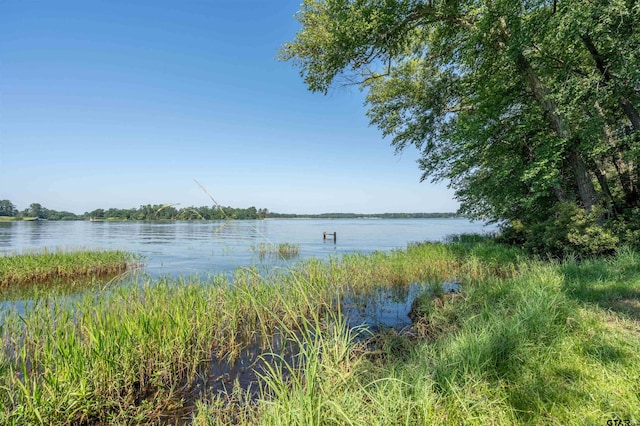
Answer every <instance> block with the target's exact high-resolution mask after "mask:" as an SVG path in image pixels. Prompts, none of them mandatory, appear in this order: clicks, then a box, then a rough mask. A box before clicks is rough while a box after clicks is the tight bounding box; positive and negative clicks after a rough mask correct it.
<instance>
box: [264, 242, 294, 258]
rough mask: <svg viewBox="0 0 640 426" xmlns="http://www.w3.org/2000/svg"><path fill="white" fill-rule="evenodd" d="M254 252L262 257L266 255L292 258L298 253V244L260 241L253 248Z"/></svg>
mask: <svg viewBox="0 0 640 426" xmlns="http://www.w3.org/2000/svg"><path fill="white" fill-rule="evenodd" d="M253 251H254V253H257V254H258V256H260V259H264V258H266V257H268V256H270V257H279V258H281V259H293V258H296V257H298V256H299V255H300V244H292V243H278V244H273V243H260V244H258V245H257V246H255V247H254V248H253Z"/></svg>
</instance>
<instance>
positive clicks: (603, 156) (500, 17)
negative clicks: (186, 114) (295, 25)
mask: <svg viewBox="0 0 640 426" xmlns="http://www.w3.org/2000/svg"><path fill="white" fill-rule="evenodd" d="M297 17H298V19H299V21H300V22H301V24H302V29H301V30H300V32H299V33H298V34H297V35H296V38H295V40H294V41H293V42H291V43H288V44H286V45H285V46H284V47H283V49H282V51H281V53H280V57H281V58H282V59H285V60H291V61H293V63H294V64H295V65H297V66H298V67H300V69H301V75H302V77H303V79H304V81H305V82H306V83H307V85H308V87H309V89H310V90H312V91H318V92H322V93H326V92H327V91H328V90H329V89H330V88H331V87H332V86H333V85H335V84H339V83H341V82H342V83H346V84H354V83H357V84H359V85H360V87H361V88H362V89H364V90H366V91H367V104H368V106H369V110H368V112H367V115H368V116H369V119H370V121H371V123H372V124H374V125H376V126H377V127H378V128H380V130H381V131H382V133H383V135H385V136H390V137H391V138H392V144H393V145H394V146H395V147H396V149H397V151H401V150H403V149H404V148H406V147H407V146H409V145H414V146H416V147H417V148H418V149H419V150H420V151H421V153H422V155H421V158H420V160H419V166H420V168H421V169H422V170H423V172H424V173H423V179H426V178H431V179H433V180H436V181H438V180H442V179H447V180H449V181H450V182H451V186H452V187H453V188H454V189H455V190H456V196H457V198H458V199H459V200H460V202H461V209H462V211H463V212H464V213H467V214H469V215H471V216H472V217H488V218H490V219H493V220H496V221H504V220H507V221H513V220H518V221H520V222H522V223H524V224H525V225H527V224H528V225H529V226H532V225H533V224H537V223H540V222H541V221H545V220H547V219H548V218H549V217H550V215H553V214H555V213H554V212H555V211H557V206H558V205H565V204H566V203H569V204H573V205H575V206H576V208H579V209H582V210H584V211H585V213H586V215H587V216H586V217H589V218H591V219H592V220H593V221H595V222H598V223H602V222H603V220H604V219H606V218H611V217H619V216H620V214H621V213H623V212H625V211H630V210H633V209H637V208H639V207H640V203H639V201H640V200H639V198H638V185H639V184H640V167H637V164H638V162H639V160H640V158H638V157H639V156H638V153H639V152H640V138H639V137H638V134H639V133H638V131H637V130H638V128H637V126H636V123H637V120H636V118H637V117H638V116H637V111H638V106H639V105H640V91H639V90H638V87H640V71H638V70H639V69H640V57H639V56H638V55H637V52H638V51H639V50H640V36H638V31H634V29H637V27H638V25H639V24H640V6H639V5H638V4H637V2H631V1H626V0H600V1H598V2H582V1H578V0H566V1H563V2H560V3H558V2H557V1H546V0H545V1H543V0H529V1H514V0H495V1H492V2H477V1H461V0H458V1H450V0H430V1H417V0H385V1H382V0H358V1H349V0H305V1H304V3H303V4H302V9H301V10H300V12H299V14H298V16H297ZM637 124H640V122H638V123H637ZM601 207H602V208H601ZM603 209H604V210H603ZM591 219H590V220H591Z"/></svg>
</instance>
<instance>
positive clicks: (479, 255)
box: [0, 241, 640, 425]
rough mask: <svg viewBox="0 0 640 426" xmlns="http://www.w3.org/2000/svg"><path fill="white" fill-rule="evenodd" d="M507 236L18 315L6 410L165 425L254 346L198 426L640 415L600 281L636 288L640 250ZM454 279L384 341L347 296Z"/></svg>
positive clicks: (633, 360)
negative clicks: (560, 246)
mask: <svg viewBox="0 0 640 426" xmlns="http://www.w3.org/2000/svg"><path fill="white" fill-rule="evenodd" d="M492 244H493V243H492V242H490V241H477V242H474V243H470V242H464V243H455V242H453V243H450V244H425V245H412V246H410V247H408V248H407V250H406V251H394V252H390V253H373V254H371V255H362V254H352V255H347V256H343V257H341V258H333V259H330V260H329V261H327V262H321V261H318V260H314V259H311V260H307V261H303V262H300V263H299V264H297V265H296V266H293V267H291V268H290V269H288V270H285V271H280V272H277V273H273V274H271V275H268V276H263V275H260V274H258V272H257V271H256V270H254V269H251V268H243V269H239V270H237V271H236V273H235V275H234V276H233V277H231V278H228V277H226V276H218V277H214V278H212V279H211V280H209V281H206V282H203V281H199V280H197V279H182V280H169V279H164V280H159V281H157V282H148V283H146V284H144V285H141V286H130V287H117V288H114V289H111V290H110V291H109V292H107V293H104V294H94V295H90V294H87V295H85V296H84V297H83V298H81V299H78V300H75V301H73V302H72V303H71V306H69V303H65V304H63V303H62V302H61V301H60V300H58V299H56V298H51V299H46V300H41V301H36V303H34V305H33V306H30V307H28V308H27V309H26V311H25V312H24V313H22V314H18V313H15V312H5V313H4V314H3V321H2V341H3V347H4V350H3V351H2V352H1V353H0V405H2V406H3V407H4V410H3V411H2V412H0V423H2V424H16V425H17V424H39V423H44V424H83V423H84V424H90V423H102V424H110V423H124V424H131V423H136V422H143V421H144V422H150V423H157V422H160V421H161V420H162V419H164V417H163V416H165V413H166V412H167V411H171V410H174V409H175V408H176V406H179V405H180V404H181V400H182V399H183V398H184V395H185V394H187V393H189V391H190V389H191V387H192V386H193V384H194V383H206V376H207V371H208V368H210V367H209V365H210V364H209V363H210V362H211V360H212V358H214V359H225V360H228V361H229V362H233V360H237V359H238V357H239V356H240V354H241V353H242V351H243V350H245V349H246V348H247V347H248V345H250V344H255V342H259V343H260V346H261V347H262V348H263V354H262V355H261V357H263V358H264V359H267V357H269V358H268V359H270V360H271V361H270V362H268V363H266V369H265V370H263V371H262V373H261V379H260V387H259V392H258V393H257V395H256V393H255V392H253V391H248V390H247V389H244V388H243V387H242V386H241V385H240V384H239V383H237V384H236V386H234V387H233V390H232V391H230V392H228V393H225V394H216V395H206V394H203V395H202V397H201V398H199V400H198V401H196V402H195V404H196V406H197V413H196V414H195V416H194V418H193V422H194V424H201V425H202V424H228V423H235V424H274V425H276V424H278V425H280V424H298V425H307V424H358V425H365V424H366V425H388V424H416V425H418V424H420V425H422V424H478V425H479V424H500V425H505V424H568V425H573V424H575V425H577V424H605V423H606V419H609V418H622V419H629V420H631V421H632V422H638V420H639V419H638V418H637V413H638V412H640V402H639V401H638V392H637V383H638V382H640V355H639V354H638V353H637V347H639V346H638V345H639V344H640V339H639V337H638V336H639V331H638V327H637V323H636V321H635V320H634V319H633V318H631V317H629V316H628V315H627V314H625V313H623V312H617V311H611V310H609V309H608V308H607V309H605V306H608V305H606V303H610V301H609V299H607V298H606V297H604V296H602V295H600V293H596V294H593V293H592V292H590V290H589V288H590V287H596V288H597V287H598V286H600V287H601V288H600V289H598V291H601V292H602V293H603V294H604V293H606V287H607V286H609V287H611V289H615V291H616V292H617V294H620V295H623V296H624V297H628V298H632V297H633V295H634V294H635V293H634V292H635V291H637V290H638V287H639V283H640V271H639V270H638V268H637V267H636V266H634V265H635V256H636V254H634V253H632V252H628V253H626V254H625V253H620V255H619V258H616V259H611V260H599V261H593V263H592V264H589V263H585V264H574V263H571V262H567V263H543V262H539V261H536V260H531V259H527V258H526V257H525V256H523V255H521V254H520V253H518V252H517V251H514V250H513V249H510V248H505V247H500V246H492ZM583 267H584V268H585V269H584V270H582V269H581V268H583ZM598 271H599V272H598ZM603 277H604V278H603ZM454 278H455V279H457V280H459V281H460V282H461V283H462V289H463V290H462V292H460V293H459V294H456V295H454V296H450V297H446V295H444V294H438V293H437V292H431V293H429V294H428V295H425V296H423V297H422V298H420V299H419V302H416V303H417V305H416V306H418V305H419V306H421V307H420V309H418V308H416V309H415V318H414V319H415V324H414V327H413V329H412V330H409V331H407V332H403V333H400V332H398V333H392V332H389V333H386V334H384V333H383V334H380V335H378V336H376V338H377V339H378V340H377V341H371V340H367V339H362V338H356V337H357V336H358V335H359V334H360V335H362V333H365V332H364V331H362V330H360V329H356V330H354V329H352V328H351V327H349V326H347V319H346V318H345V316H344V313H343V312H342V311H341V310H340V301H341V300H342V298H343V297H344V296H345V295H346V294H349V295H353V294H361V295H363V296H364V295H366V293H367V292H369V291H374V290H375V289H379V288H380V287H394V288H402V287H403V286H406V285H408V283H412V282H424V283H441V282H442V281H444V280H451V279H454ZM432 285H433V286H435V285H436V284H432ZM425 324H427V325H425ZM421 326H424V327H428V330H429V331H428V333H423V334H421V333H420V332H419V331H420V330H419V328H420V327H421ZM365 335H366V334H365ZM274 336H281V337H283V338H285V339H286V340H287V341H288V342H290V343H291V344H292V345H289V346H288V345H286V344H285V345H283V344H278V345H274V343H273V342H274V340H273V338H274ZM283 348H295V350H294V351H291V350H289V352H288V353H287V352H286V351H285V350H283ZM376 352H377V353H382V352H384V356H377V355H376V354H375V353H376Z"/></svg>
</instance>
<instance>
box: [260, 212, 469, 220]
mask: <svg viewBox="0 0 640 426" xmlns="http://www.w3.org/2000/svg"><path fill="white" fill-rule="evenodd" d="M269 217H270V218H279V219H360V218H368V219H374V218H379V219H420V218H427V219H435V218H451V217H461V216H460V215H459V214H458V213H366V214H362V213H321V214H290V213H273V212H272V213H269Z"/></svg>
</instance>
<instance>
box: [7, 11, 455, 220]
mask: <svg viewBox="0 0 640 426" xmlns="http://www.w3.org/2000/svg"><path fill="white" fill-rule="evenodd" d="M298 6H299V0H294V1H289V0H277V1H266V0H263V1H257V0H256V1H250V0H236V1H232V0H226V1H215V0H211V1H199V2H191V1H109V2H106V1H103V2H97V1H77V2H71V1H62V0H61V1H0V199H9V200H11V201H12V202H13V203H14V204H15V205H16V206H17V207H18V208H19V209H21V210H22V209H24V208H26V207H28V205H29V204H30V203H33V202H37V203H40V204H42V205H43V206H45V207H47V208H50V209H55V210H69V211H73V212H76V213H83V212H85V211H91V210H93V209H96V208H109V207H117V208H130V207H138V206H139V205H141V204H163V203H181V205H182V206H189V205H196V206H201V205H209V204H211V202H210V200H209V198H208V197H207V195H206V194H205V193H204V192H203V191H202V190H201V189H200V187H199V186H198V185H197V184H196V183H195V182H194V179H197V180H198V181H199V182H201V183H202V184H203V185H204V186H205V187H206V188H207V190H208V191H209V193H210V194H211V195H213V197H214V198H215V199H216V200H217V201H218V202H219V203H220V204H222V205H225V206H226V205H230V206H234V207H249V206H256V207H258V208H268V209H269V210H271V211H275V212H290V213H321V212H360V213H382V212H443V211H455V210H456V209H457V207H458V204H457V203H456V202H455V201H454V200H453V192H452V191H451V190H449V189H447V188H446V185H444V184H440V185H434V184H432V183H429V182H422V183H420V182H419V180H420V170H419V169H418V167H417V164H416V163H415V160H416V159H417V151H416V150H415V149H413V148H412V149H408V150H406V151H405V152H404V153H403V154H402V155H399V156H398V155H394V149H393V148H392V147H391V146H390V144H389V142H390V141H389V140H385V139H383V138H382V136H381V134H380V132H379V131H378V130H377V129H376V128H374V127H370V126H369V124H368V120H367V118H366V116H365V107H364V105H363V100H364V95H363V94H362V93H360V92H359V91H358V89H357V88H355V87H354V88H339V89H337V90H335V91H333V92H332V93H330V94H329V95H327V96H323V95H321V94H313V93H311V92H309V91H307V89H306V87H305V85H304V84H303V82H302V79H301V78H300V76H299V74H298V70H297V69H296V68H294V67H293V65H292V64H290V63H283V62H278V61H277V60H276V59H275V57H276V55H277V52H278V49H279V48H280V46H281V45H282V44H283V43H285V42H286V41H289V40H292V39H293V38H294V36H295V32H296V30H297V29H298V22H297V21H296V20H295V19H294V17H293V15H294V14H295V13H296V11H297V10H298Z"/></svg>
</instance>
